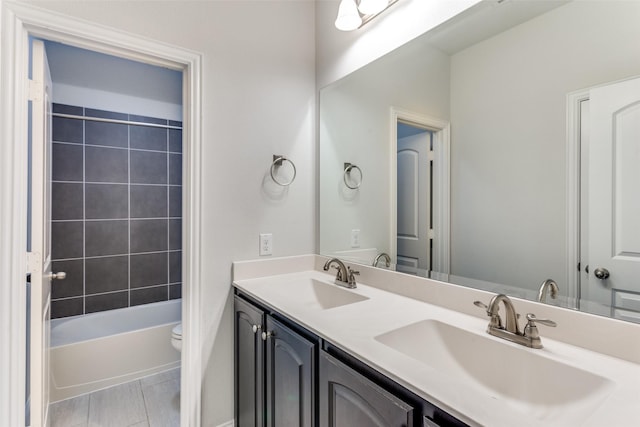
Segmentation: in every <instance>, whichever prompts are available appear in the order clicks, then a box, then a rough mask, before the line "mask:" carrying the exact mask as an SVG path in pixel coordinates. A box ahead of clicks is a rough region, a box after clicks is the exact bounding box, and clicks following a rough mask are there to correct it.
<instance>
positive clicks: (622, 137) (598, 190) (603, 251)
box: [568, 78, 640, 322]
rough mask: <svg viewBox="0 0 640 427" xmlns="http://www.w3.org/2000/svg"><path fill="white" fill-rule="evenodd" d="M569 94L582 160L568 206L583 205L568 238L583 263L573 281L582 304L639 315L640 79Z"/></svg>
mask: <svg viewBox="0 0 640 427" xmlns="http://www.w3.org/2000/svg"><path fill="white" fill-rule="evenodd" d="M569 101H570V104H572V105H570V106H569V112H570V116H569V117H570V118H571V117H572V116H574V117H575V119H576V120H570V122H571V123H572V126H573V129H572V131H573V132H570V139H571V133H573V134H574V135H575V136H576V139H577V147H576V149H575V150H573V152H574V153H575V154H576V156H575V157H574V158H576V159H577V163H578V165H579V166H578V167H577V168H576V169H577V170H576V169H573V170H575V171H576V173H575V174H574V175H573V176H574V177H575V178H574V179H575V180H576V181H575V184H576V185H573V186H572V185H571V178H572V176H571V175H569V176H568V178H569V181H570V182H569V197H568V199H569V202H570V206H569V209H568V212H569V213H571V211H572V209H571V200H572V199H573V200H575V207H576V208H577V209H576V210H575V211H574V212H575V214H574V221H576V222H574V223H573V225H572V222H571V219H572V218H569V221H570V222H569V233H570V234H569V240H568V241H569V242H571V241H572V240H573V241H574V242H576V244H575V246H574V247H575V250H574V251H573V252H572V251H571V250H570V251H569V253H570V259H573V260H575V263H569V264H570V265H571V264H572V265H574V266H575V265H576V264H577V269H575V270H574V272H575V273H574V274H575V275H574V274H570V275H569V279H570V280H569V281H568V283H569V284H571V283H573V285H574V286H575V291H574V292H575V293H574V295H575V296H576V302H577V303H578V304H577V305H578V308H580V309H581V310H583V311H587V312H590V313H594V314H600V315H607V316H609V315H610V316H612V317H614V318H619V319H623V320H627V321H633V322H640V288H638V287H637V286H636V284H635V283H636V280H635V278H637V277H640V261H638V260H639V259H640V238H639V237H638V236H640V234H639V233H638V230H640V220H638V218H640V202H638V198H637V196H636V191H637V190H636V188H634V187H635V186H634V185H632V184H631V183H637V182H638V181H639V180H640V170H639V169H638V168H637V164H638V161H640V151H639V150H638V143H637V141H639V140H640V125H638V123H640V79H639V78H636V79H630V80H625V81H622V82H614V83H609V84H606V85H603V86H599V87H596V88H592V89H590V90H584V91H581V92H576V93H574V94H571V95H570V97H569ZM570 143H571V141H570ZM569 154H570V156H569V157H571V152H570V153H569ZM568 170H569V171H570V170H572V169H571V168H569V169H568ZM572 189H573V190H574V191H573V192H572V191H571V190H572ZM572 230H574V231H573V233H575V237H572ZM570 248H571V246H570ZM574 268H575V267H574ZM602 272H606V273H608V274H607V275H604V274H602ZM572 276H573V280H571V278H572ZM571 294H572V292H571V289H570V292H569V295H571Z"/></svg>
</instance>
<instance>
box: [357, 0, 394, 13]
mask: <svg viewBox="0 0 640 427" xmlns="http://www.w3.org/2000/svg"><path fill="white" fill-rule="evenodd" d="M387 6H389V0H360V4H359V5H358V9H359V10H360V12H362V14H363V15H375V14H376V13H380V12H382V11H383V10H385V9H386V7H387Z"/></svg>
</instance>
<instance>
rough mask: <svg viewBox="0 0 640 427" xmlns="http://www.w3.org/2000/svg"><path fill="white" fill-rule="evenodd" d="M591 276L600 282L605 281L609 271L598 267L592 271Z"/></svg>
mask: <svg viewBox="0 0 640 427" xmlns="http://www.w3.org/2000/svg"><path fill="white" fill-rule="evenodd" d="M593 274H594V275H595V276H596V278H598V279H600V280H606V279H608V278H609V270H607V269H606V268H601V267H598V268H596V269H595V270H593Z"/></svg>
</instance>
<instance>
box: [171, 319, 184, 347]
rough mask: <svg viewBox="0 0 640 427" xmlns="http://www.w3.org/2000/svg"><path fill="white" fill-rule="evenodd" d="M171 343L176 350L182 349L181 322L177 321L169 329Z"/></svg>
mask: <svg viewBox="0 0 640 427" xmlns="http://www.w3.org/2000/svg"><path fill="white" fill-rule="evenodd" d="M171 345H173V348H175V349H176V350H178V351H182V323H178V324H177V325H176V326H174V328H173V329H172V330H171Z"/></svg>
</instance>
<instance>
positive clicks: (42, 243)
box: [28, 40, 64, 427]
mask: <svg viewBox="0 0 640 427" xmlns="http://www.w3.org/2000/svg"><path fill="white" fill-rule="evenodd" d="M29 99H30V101H31V103H32V104H31V105H32V115H31V116H32V121H31V146H32V149H31V152H32V155H31V181H32V184H31V252H30V253H29V254H28V260H29V272H30V273H31V307H30V316H31V317H30V324H31V330H30V333H31V338H30V345H31V360H30V362H29V368H30V370H31V383H30V388H31V398H30V407H31V417H30V419H31V426H32V427H41V426H47V425H48V420H47V409H48V406H49V335H50V334H49V332H50V327H49V323H50V322H49V320H50V308H51V307H50V306H51V279H52V277H53V275H52V274H51V233H50V226H49V224H50V219H51V216H50V212H51V210H50V209H51V208H50V206H51V203H50V201H51V76H50V74H49V66H48V64H47V56H46V53H45V50H44V43H43V42H42V41H39V40H34V41H33V49H32V80H31V81H30V82H29ZM58 276H59V277H60V276H62V277H60V278H64V274H59V275H58Z"/></svg>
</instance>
